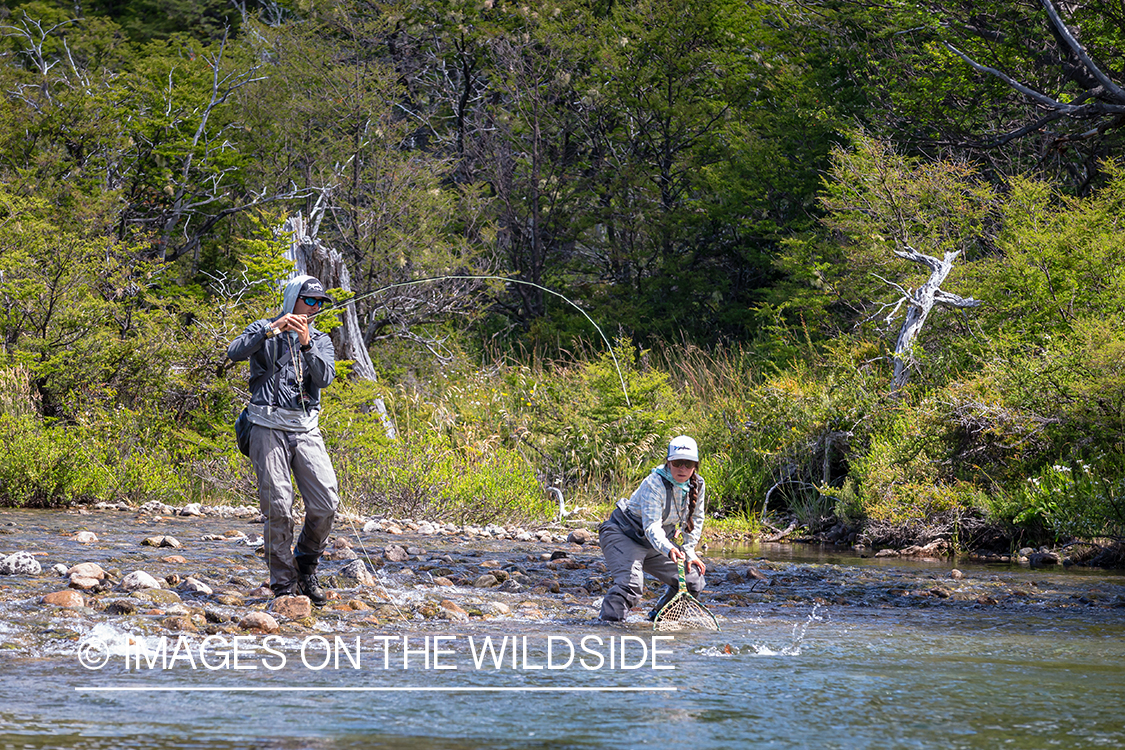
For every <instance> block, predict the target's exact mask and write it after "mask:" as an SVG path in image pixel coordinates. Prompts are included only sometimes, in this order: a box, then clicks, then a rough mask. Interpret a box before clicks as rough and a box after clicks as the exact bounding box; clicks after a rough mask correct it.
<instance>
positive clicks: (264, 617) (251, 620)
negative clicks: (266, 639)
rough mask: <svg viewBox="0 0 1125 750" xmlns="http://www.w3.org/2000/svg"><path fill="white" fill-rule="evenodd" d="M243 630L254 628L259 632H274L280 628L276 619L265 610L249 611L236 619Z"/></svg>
mask: <svg viewBox="0 0 1125 750" xmlns="http://www.w3.org/2000/svg"><path fill="white" fill-rule="evenodd" d="M238 627H240V628H242V629H243V630H256V631H258V632H260V633H276V632H278V631H279V630H281V626H279V625H278V624H277V620H275V619H273V617H271V616H270V615H268V614H266V613H265V612H251V613H249V614H247V615H246V616H245V617H243V618H242V619H241V620H239V621H238Z"/></svg>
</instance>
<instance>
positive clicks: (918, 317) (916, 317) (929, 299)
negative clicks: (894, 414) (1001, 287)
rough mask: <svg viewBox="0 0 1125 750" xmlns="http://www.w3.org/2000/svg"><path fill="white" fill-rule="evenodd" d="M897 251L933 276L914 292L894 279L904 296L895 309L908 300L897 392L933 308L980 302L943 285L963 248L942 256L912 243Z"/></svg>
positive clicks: (897, 357)
mask: <svg viewBox="0 0 1125 750" xmlns="http://www.w3.org/2000/svg"><path fill="white" fill-rule="evenodd" d="M894 252H895V255H897V256H898V257H900V258H905V259H906V260H909V261H911V262H913V263H918V264H920V265H923V266H926V267H927V268H929V269H930V278H929V279H928V280H927V281H926V283H924V284H922V286H920V287H918V288H917V289H916V290H914V291H913V292H910V291H907V290H906V289H903V288H902V287H901V286H899V285H898V284H894V283H891V285H892V286H894V287H895V288H897V289H898V290H899V291H900V292H902V299H901V300H899V303H898V305H896V306H895V311H897V310H898V308H899V307H901V306H902V305H903V303H905V304H906V319H905V320H904V321H903V322H902V328H900V329H899V332H898V340H897V341H895V373H894V382H893V385H892V391H893V392H896V393H897V392H898V390H899V389H900V388H902V386H904V385H906V380H907V377H908V374H909V369H910V366H911V365H912V364H914V356H913V354H912V346H913V344H914V339H915V338H917V337H918V334H919V333H921V332H922V326H924V325H925V324H926V318H927V317H929V315H930V310H932V309H933V307H934V305H935V304H938V305H946V306H948V307H976V306H977V305H979V304H980V300H975V299H973V298H972V297H961V296H958V295H956V294H952V293H950V292H947V291H945V290H943V289H942V288H941V285H942V283H943V282H944V281H945V277H946V276H948V275H949V272H950V271H952V270H953V261H954V259H956V258H957V256H958V255H960V254H961V251H960V250H953V251H950V252H947V253H945V257H944V258H943V259H941V260H938V259H937V258H935V257H933V256H932V255H926V254H925V253H920V252H918V251H917V250H915V249H914V248H912V247H910V246H909V245H904V246H903V248H902V249H897V248H896V249H895V251H894ZM889 283H890V282H889ZM893 316H894V312H892V313H891V315H888V316H887V322H890V320H891V318H892V317H893Z"/></svg>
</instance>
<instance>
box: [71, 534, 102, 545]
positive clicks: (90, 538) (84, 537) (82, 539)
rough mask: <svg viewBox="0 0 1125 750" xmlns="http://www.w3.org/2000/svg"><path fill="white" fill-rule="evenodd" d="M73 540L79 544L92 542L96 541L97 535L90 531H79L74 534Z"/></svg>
mask: <svg viewBox="0 0 1125 750" xmlns="http://www.w3.org/2000/svg"><path fill="white" fill-rule="evenodd" d="M74 541H76V542H78V543H79V544H93V543H94V542H96V541H98V535H97V534H95V533H94V532H92V531H79V532H78V533H77V534H75V535H74Z"/></svg>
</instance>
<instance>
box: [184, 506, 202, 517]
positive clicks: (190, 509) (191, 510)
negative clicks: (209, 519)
mask: <svg viewBox="0 0 1125 750" xmlns="http://www.w3.org/2000/svg"><path fill="white" fill-rule="evenodd" d="M180 515H181V516H202V515H203V503H188V504H187V505H185V506H184V507H182V508H180Z"/></svg>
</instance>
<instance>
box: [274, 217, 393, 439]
mask: <svg viewBox="0 0 1125 750" xmlns="http://www.w3.org/2000/svg"><path fill="white" fill-rule="evenodd" d="M317 224H319V222H317V223H314V225H313V227H312V228H310V226H309V222H308V221H307V220H306V219H305V217H304V216H303V215H302V214H301V212H300V211H298V212H297V214H296V215H294V216H291V217H289V218H288V219H286V220H285V223H284V224H283V225H282V226H281V231H282V232H287V233H292V234H291V236H292V241H291V242H290V245H289V250H288V251H287V252H286V257H287V258H289V259H290V260H291V261H293V265H294V268H295V273H296V274H297V275H299V276H300V275H308V276H315V277H316V278H317V279H319V280H320V283H321V284H323V285H324V288H325V289H332V288H336V289H343V290H345V291H348V292H350V291H351V288H352V279H351V274H350V273H349V272H348V267H347V265H346V264H345V263H344V256H343V255H341V254H340V252H339V251H338V250H333V249H331V248H329V247H327V246H326V245H325V244H324V243H322V242H321V241H320V240H318V239H317V238H316V236H315V235H316V225H317ZM341 318H342V325H340V326H339V327H338V328H336V329H335V330H333V331H332V333H331V334H329V335H331V337H332V346H333V347H335V349H336V356H337V358H339V359H346V360H351V361H352V362H353V363H354V364H353V366H352V371H351V374H352V376H353V377H356V378H360V379H363V380H377V379H378V378H377V377H376V374H375V366H374V365H373V364H372V363H371V355H369V354H368V353H367V346H366V345H365V344H364V338H363V329H362V328H361V327H360V325H359V317H358V316H357V315H356V311H355V304H354V303H353V302H348V303H347V305H345V306H344V308H343V311H342V315H341ZM375 410H376V411H377V412H379V416H380V418H381V419H382V420H383V426H384V428H385V429H386V432H387V437H389V438H391V439H393V438H394V437H395V428H394V425H393V424H392V423H391V420H390V417H389V416H388V414H387V407H386V405H385V404H384V403H383V399H381V398H377V399H375Z"/></svg>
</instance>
